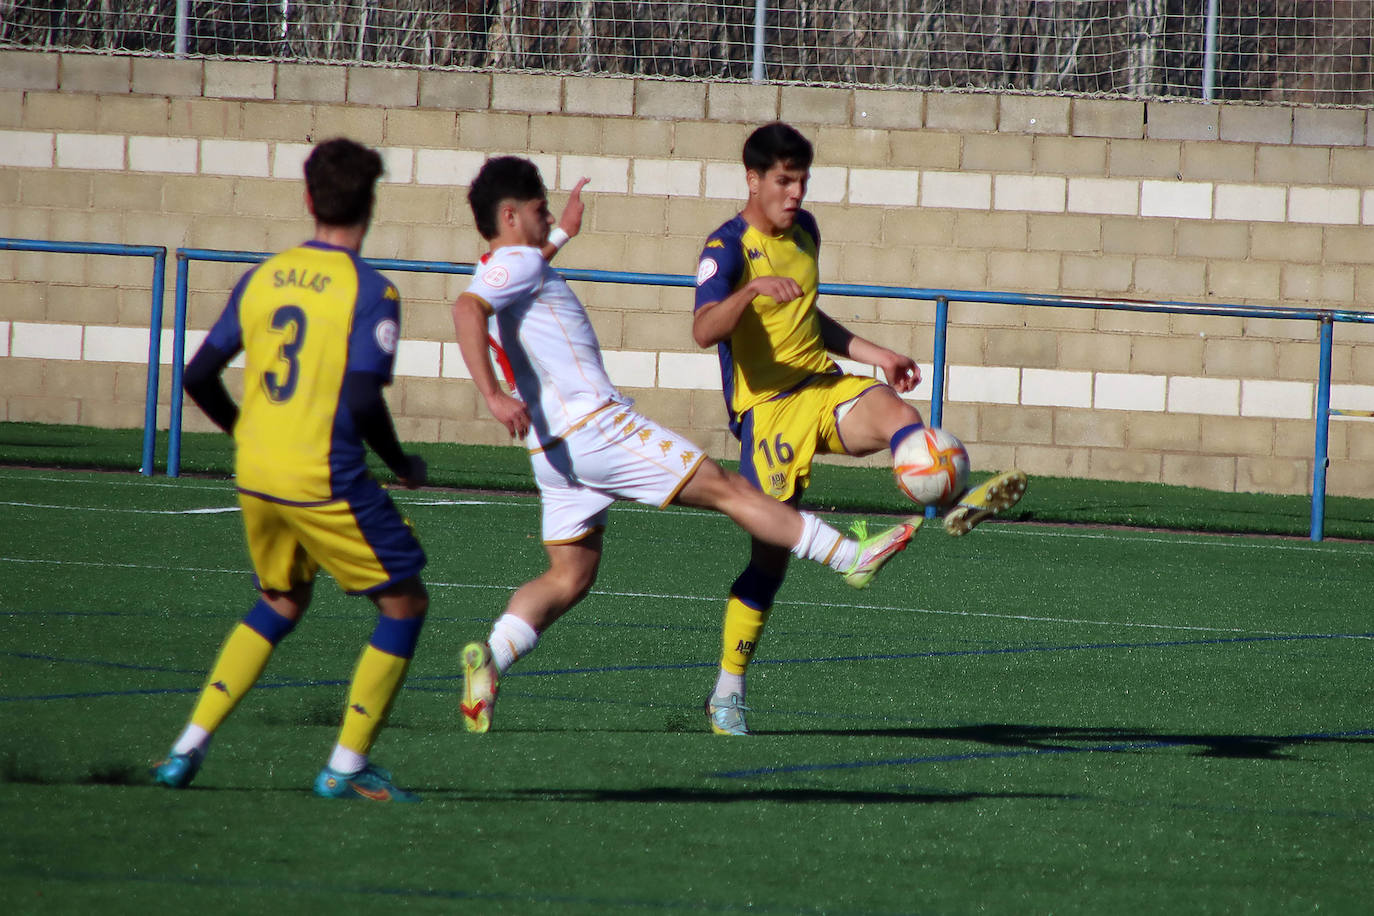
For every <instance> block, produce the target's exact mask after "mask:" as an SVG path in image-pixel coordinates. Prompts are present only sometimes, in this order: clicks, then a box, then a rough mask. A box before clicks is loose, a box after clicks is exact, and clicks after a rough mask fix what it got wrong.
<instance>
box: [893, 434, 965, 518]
mask: <svg viewBox="0 0 1374 916" xmlns="http://www.w3.org/2000/svg"><path fill="white" fill-rule="evenodd" d="M968 471H969V461H968V452H967V451H966V450H965V449H964V443H962V442H960V441H959V440H958V439H956V438H955V437H954V436H952V435H950V434H949V433H947V432H945V431H944V430H943V429H937V428H935V427H931V426H927V427H923V428H921V429H918V430H916V431H915V432H912V433H908V434H907V436H906V437H905V438H904V439H902V441H901V442H898V443H897V447H896V448H894V449H893V450H892V473H893V474H894V475H895V476H896V478H897V486H899V487H901V488H902V492H903V493H905V494H906V495H907V496H909V497H911V498H912V499H913V500H914V501H915V502H918V503H920V504H921V505H923V506H945V505H947V504H948V503H950V502H953V501H954V500H955V499H957V498H958V497H959V495H960V494H961V493H963V492H964V488H965V487H966V486H968Z"/></svg>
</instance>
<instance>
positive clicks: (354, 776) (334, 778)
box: [315, 763, 420, 802]
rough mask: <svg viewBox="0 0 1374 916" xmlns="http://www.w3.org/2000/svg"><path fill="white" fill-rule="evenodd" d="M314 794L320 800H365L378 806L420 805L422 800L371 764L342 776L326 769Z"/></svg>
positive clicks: (321, 772) (319, 777)
mask: <svg viewBox="0 0 1374 916" xmlns="http://www.w3.org/2000/svg"><path fill="white" fill-rule="evenodd" d="M315 794H316V795H318V796H320V797H321V798H363V799H366V800H367V801H378V802H417V801H419V800H420V796H418V795H416V794H415V793H414V792H407V791H406V790H405V789H400V788H397V787H396V786H395V785H394V784H392V782H391V774H390V773H388V772H387V771H386V770H384V769H382V768H381V767H379V766H374V765H372V764H370V763H369V764H368V765H367V766H365V767H363V768H362V769H361V770H359V771H358V772H356V773H340V772H339V771H338V770H331V769H330V768H329V767H325V768H324V769H323V770H320V775H318V776H316V777H315Z"/></svg>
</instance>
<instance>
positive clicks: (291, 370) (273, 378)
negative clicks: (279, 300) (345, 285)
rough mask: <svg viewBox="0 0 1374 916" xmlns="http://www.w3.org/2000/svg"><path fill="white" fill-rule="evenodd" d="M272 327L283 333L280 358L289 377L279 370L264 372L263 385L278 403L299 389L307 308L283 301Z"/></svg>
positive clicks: (275, 314)
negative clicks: (297, 386)
mask: <svg viewBox="0 0 1374 916" xmlns="http://www.w3.org/2000/svg"><path fill="white" fill-rule="evenodd" d="M272 330H273V332H275V333H277V334H279V335H280V336H281V337H282V343H281V347H280V348H279V349H278V350H277V358H278V359H280V360H281V361H282V362H284V363H286V373H285V378H283V377H282V376H281V375H278V374H277V372H275V371H271V372H264V373H263V375H262V387H263V388H265V389H266V390H267V396H268V397H269V398H271V399H272V400H273V401H276V402H278V403H280V402H282V401H288V400H290V399H291V395H293V394H295V393H296V382H298V381H299V380H300V374H301V366H300V362H299V360H298V359H297V357H298V356H299V354H300V352H301V347H303V346H305V311H304V310H303V309H302V308H301V307H300V306H298V305H283V306H282V307H281V308H279V309H277V310H276V311H275V312H273V313H272Z"/></svg>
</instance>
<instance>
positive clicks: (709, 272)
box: [697, 258, 717, 286]
mask: <svg viewBox="0 0 1374 916" xmlns="http://www.w3.org/2000/svg"><path fill="white" fill-rule="evenodd" d="M716 269H717V268H716V261H715V258H702V259H701V263H700V264H698V265H697V286H700V285H701V284H703V283H705V282H706V281H707V280H709V279H711V278H712V277H714V276H715V275H716Z"/></svg>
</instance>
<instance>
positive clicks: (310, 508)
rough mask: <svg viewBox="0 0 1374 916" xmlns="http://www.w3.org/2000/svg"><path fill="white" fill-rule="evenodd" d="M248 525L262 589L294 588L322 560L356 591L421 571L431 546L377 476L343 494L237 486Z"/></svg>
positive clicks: (246, 530)
mask: <svg viewBox="0 0 1374 916" xmlns="http://www.w3.org/2000/svg"><path fill="white" fill-rule="evenodd" d="M239 506H240V508H241V509H242V510H243V529H244V533H245V535H246V536H247V540H248V554H249V556H250V557H251V558H252V561H253V572H254V574H255V576H256V579H257V585H258V588H260V589H262V590H264V591H282V592H284V591H289V590H290V589H291V588H293V587H295V586H297V585H305V584H308V583H310V582H313V581H314V580H315V574H316V573H317V572H318V571H319V570H320V569H321V568H322V567H323V568H324V569H325V570H326V571H327V572H328V573H329V574H330V575H331V576H333V577H334V579H335V580H336V581H337V582H338V583H339V586H340V587H341V588H343V590H344V591H346V592H348V593H349V594H350V595H358V594H369V593H372V592H376V591H380V590H382V589H384V588H386V587H387V586H389V585H394V584H396V583H397V582H401V581H404V580H405V579H408V578H410V577H411V576H414V575H417V574H418V573H419V572H420V570H421V569H423V568H424V565H425V552H424V550H423V549H421V547H420V542H419V541H418V540H416V538H415V533H414V531H413V530H412V529H411V525H410V522H409V521H408V520H407V519H406V518H405V517H404V516H402V515H401V513H400V512H399V511H398V510H397V509H396V506H395V504H394V503H392V501H391V497H389V496H387V495H386V491H385V490H383V489H382V488H381V486H380V485H379V484H377V483H376V482H375V481H370V480H369V481H367V484H366V485H365V486H359V487H356V488H354V492H351V493H349V494H348V496H347V497H345V498H344V499H338V500H334V501H332V502H328V503H323V504H314V505H300V504H296V503H284V502H278V501H275V500H271V499H267V498H264V497H262V496H259V495H256V494H253V493H245V492H243V491H239Z"/></svg>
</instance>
